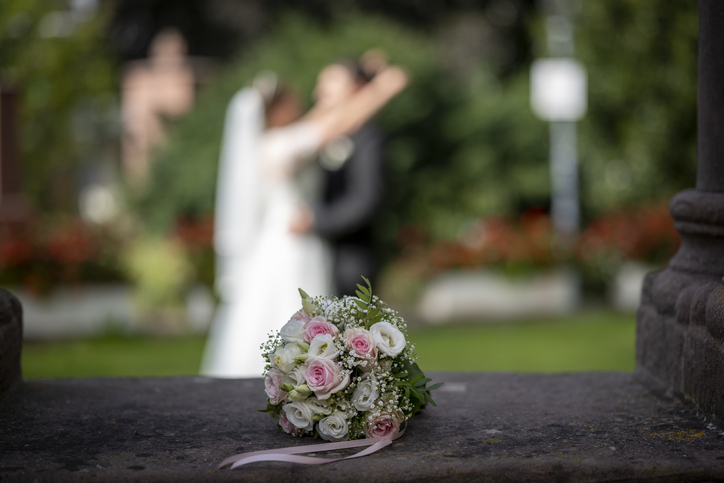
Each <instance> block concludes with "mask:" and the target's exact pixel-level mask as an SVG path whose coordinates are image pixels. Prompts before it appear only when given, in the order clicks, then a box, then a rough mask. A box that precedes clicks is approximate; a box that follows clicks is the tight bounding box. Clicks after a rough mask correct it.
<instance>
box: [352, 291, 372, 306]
mask: <svg viewBox="0 0 724 483" xmlns="http://www.w3.org/2000/svg"><path fill="white" fill-rule="evenodd" d="M354 293H356V294H357V297H359V298H360V299H361V300H363V301H365V302H368V303H369V299H368V298H367V297H365V294H363V293H362V292H360V291H359V290H355V292H354Z"/></svg>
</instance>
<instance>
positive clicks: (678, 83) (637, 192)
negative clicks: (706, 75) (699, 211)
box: [576, 0, 698, 216]
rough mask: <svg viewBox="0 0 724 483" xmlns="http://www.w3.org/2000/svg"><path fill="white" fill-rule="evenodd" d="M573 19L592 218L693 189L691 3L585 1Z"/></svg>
mask: <svg viewBox="0 0 724 483" xmlns="http://www.w3.org/2000/svg"><path fill="white" fill-rule="evenodd" d="M577 22H578V32H577V38H576V41H577V56H578V57H579V58H580V59H582V61H583V62H584V63H585V64H586V68H587V69H588V83H589V111H588V115H587V116H586V118H585V119H584V120H583V121H582V122H581V129H580V150H581V174H582V185H583V186H582V190H581V192H582V195H583V203H584V208H585V209H586V211H587V212H588V214H589V216H596V215H599V214H601V213H602V212H603V211H606V210H609V209H612V208H617V207H620V206H622V205H632V204H639V203H641V202H644V201H648V200H660V199H667V198H669V197H670V196H671V195H672V194H673V193H675V192H677V191H680V190H682V189H685V188H690V187H693V186H694V184H695V179H696V88H697V35H698V9H697V8H696V4H695V3H692V2H690V1H688V0H672V1H669V2H666V4H665V5H662V4H661V2H657V1H655V0H636V1H632V0H617V1H615V2H581V11H580V15H579V18H578V20H577Z"/></svg>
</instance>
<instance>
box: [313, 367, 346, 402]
mask: <svg viewBox="0 0 724 483" xmlns="http://www.w3.org/2000/svg"><path fill="white" fill-rule="evenodd" d="M303 370H304V379H306V380H307V386H309V388H310V389H311V390H312V391H314V395H315V396H317V399H320V400H326V399H328V398H329V396H330V395H332V394H334V393H335V392H337V391H341V390H343V389H344V388H346V387H347V386H348V385H349V374H347V373H346V372H345V373H344V376H343V375H342V374H341V373H340V370H339V366H338V365H337V363H336V362H333V361H330V360H327V359H324V358H321V357H315V358H313V359H309V360H307V362H306V363H305V364H304V369H303Z"/></svg>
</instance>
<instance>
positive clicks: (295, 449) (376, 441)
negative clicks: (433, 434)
mask: <svg viewBox="0 0 724 483" xmlns="http://www.w3.org/2000/svg"><path fill="white" fill-rule="evenodd" d="M403 434H405V429H404V428H403V429H402V430H401V431H399V432H398V433H396V434H395V435H393V436H387V437H385V438H367V439H357V440H354V441H339V442H336V443H323V444H310V445H306V446H291V447H288V448H279V449H269V450H264V451H251V452H249V453H241V454H237V455H234V456H230V457H228V458H226V459H225V460H224V461H222V462H221V464H220V465H219V468H223V467H224V466H227V465H231V469H232V470H233V469H234V468H238V467H239V466H242V465H248V464H249V463H255V462H257V461H286V462H287V463H299V464H302V465H323V464H326V463H333V462H335V461H341V460H348V459H352V458H361V457H363V456H367V455H369V454H372V453H374V452H375V451H378V450H380V449H382V448H384V447H385V446H389V445H391V444H392V442H393V441H394V440H396V439H397V438H399V437H401V436H402V435H403ZM364 446H367V447H368V448H366V449H364V450H362V451H360V452H359V453H355V454H353V455H351V456H345V457H342V458H318V457H316V456H299V455H300V454H302V453H319V452H321V451H334V450H339V449H348V448H360V447H364Z"/></svg>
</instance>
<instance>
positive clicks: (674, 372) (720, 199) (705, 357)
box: [636, 0, 724, 428]
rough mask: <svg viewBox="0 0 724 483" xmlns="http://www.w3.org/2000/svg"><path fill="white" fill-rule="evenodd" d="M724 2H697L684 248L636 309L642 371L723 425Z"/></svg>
mask: <svg viewBox="0 0 724 483" xmlns="http://www.w3.org/2000/svg"><path fill="white" fill-rule="evenodd" d="M723 26H724V2H722V1H720V0H700V2H699V92H698V160H697V163H698V165H697V180H696V189H693V190H687V191H684V192H682V193H679V194H678V195H676V196H675V197H674V198H673V199H672V200H671V205H670V210H671V215H672V216H673V218H674V222H675V226H676V229H677V231H678V232H679V234H680V235H681V248H680V249H679V251H678V252H677V253H676V255H674V257H673V258H672V259H671V260H670V262H669V265H668V267H667V268H666V269H665V270H663V271H660V272H655V273H651V274H649V275H648V276H647V277H646V280H645V282H644V287H643V294H642V300H641V305H640V307H639V310H638V313H637V333H636V359H637V371H638V372H640V373H642V374H646V375H648V376H653V377H655V378H657V379H659V380H660V381H662V382H663V383H665V384H666V385H668V386H669V388H670V389H671V390H672V391H673V392H674V393H676V394H679V395H682V396H684V397H686V398H687V399H689V400H690V401H691V402H693V403H694V404H695V405H696V407H697V410H698V411H699V412H700V413H701V415H702V416H704V417H706V418H707V420H709V421H714V422H715V424H717V425H718V426H719V427H720V428H724V280H723V276H724V29H722V27H723Z"/></svg>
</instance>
